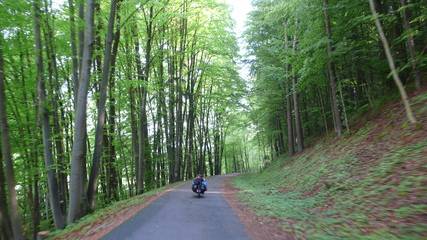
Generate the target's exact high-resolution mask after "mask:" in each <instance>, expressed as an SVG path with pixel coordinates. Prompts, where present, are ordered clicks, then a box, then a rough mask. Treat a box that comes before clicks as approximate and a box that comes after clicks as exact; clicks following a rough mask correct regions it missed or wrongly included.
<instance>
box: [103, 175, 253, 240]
mask: <svg viewBox="0 0 427 240" xmlns="http://www.w3.org/2000/svg"><path fill="white" fill-rule="evenodd" d="M224 178H225V177H223V176H215V177H211V178H209V179H208V191H207V192H206V193H205V195H204V196H203V197H201V198H198V197H197V196H196V194H194V193H193V192H192V191H191V183H186V184H184V185H183V186H181V187H178V188H177V189H173V190H171V191H169V192H168V193H166V194H165V195H163V196H162V197H160V198H159V199H157V200H156V201H154V202H153V203H151V204H150V205H149V206H147V207H146V208H144V209H143V210H141V211H140V212H139V213H137V214H136V215H135V216H134V217H133V218H131V219H130V220H128V221H126V222H124V223H123V224H122V225H120V226H119V227H117V228H116V229H114V230H113V231H111V232H110V233H109V234H107V235H106V236H105V237H103V238H102V239H105V240H107V239H112V240H113V239H114V240H125V239H138V240H166V239H177V240H179V239H203V240H214V239H224V240H228V239H230V240H234V239H236V240H243V239H245V240H246V239H249V237H248V235H247V234H246V232H245V229H244V226H243V224H242V223H241V222H240V221H239V218H238V217H237V216H236V215H235V214H234V212H233V210H232V209H231V207H230V206H229V205H228V203H227V202H226V201H225V199H224V196H223V192H222V191H223V189H222V188H221V185H222V183H223V181H224Z"/></svg>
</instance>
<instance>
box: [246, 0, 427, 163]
mask: <svg viewBox="0 0 427 240" xmlns="http://www.w3.org/2000/svg"><path fill="white" fill-rule="evenodd" d="M253 4H254V8H255V9H254V10H253V11H252V12H251V14H250V17H249V22H248V29H247V32H246V39H247V42H248V50H249V53H248V55H249V57H248V60H247V61H248V62H249V63H250V65H251V69H252V74H253V76H254V81H253V87H252V91H251V95H250V103H251V104H250V106H251V107H252V109H251V111H250V113H249V114H250V118H251V120H252V121H253V122H254V123H255V125H256V126H257V136H258V138H260V139H262V140H260V142H264V143H267V145H266V146H265V148H266V152H269V153H270V154H271V155H272V156H274V155H275V154H283V153H288V154H290V155H293V154H295V153H298V152H301V151H303V150H304V147H305V145H307V144H310V141H312V140H314V139H316V138H318V137H319V136H321V135H324V134H329V133H334V134H335V135H336V136H341V135H343V134H346V133H350V132H351V126H352V123H354V122H355V120H357V119H358V118H360V117H361V116H363V114H364V113H366V112H367V111H368V110H370V109H375V108H378V107H380V106H382V104H383V103H384V102H386V101H387V100H390V99H393V98H396V97H398V96H401V99H402V109H406V113H407V117H408V121H409V122H410V123H411V124H416V116H414V113H413V112H412V110H411V107H410V103H409V101H408V96H407V91H408V89H409V91H413V90H418V89H421V88H422V85H423V84H425V81H423V77H424V74H425V70H426V60H427V58H426V52H425V51H426V46H427V24H426V20H425V19H426V16H427V5H426V2H425V1H416V0H411V1H408V0H399V1H397V0H369V1H368V0H366V1H350V0H349V1H347V0H344V1H335V0H319V1H311V0H291V1H281V0H276V1H270V0H258V1H253ZM270 159H271V158H270Z"/></svg>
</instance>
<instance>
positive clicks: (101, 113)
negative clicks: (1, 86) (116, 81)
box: [87, 0, 117, 210]
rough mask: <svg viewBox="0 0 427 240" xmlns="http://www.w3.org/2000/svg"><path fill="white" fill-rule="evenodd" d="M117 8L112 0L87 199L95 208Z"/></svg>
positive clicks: (115, 1)
mask: <svg viewBox="0 0 427 240" xmlns="http://www.w3.org/2000/svg"><path fill="white" fill-rule="evenodd" d="M116 10H117V0H111V6H110V16H109V20H108V28H107V36H106V40H105V48H104V62H103V66H102V79H101V83H100V89H99V91H100V92H99V94H100V97H99V102H98V119H97V124H96V132H95V149H94V151H93V157H92V169H91V172H90V177H89V183H88V188H87V200H88V203H89V208H90V209H91V210H93V209H94V208H95V195H96V187H97V180H98V175H99V166H100V164H101V158H102V147H103V139H104V137H103V132H104V127H105V118H106V116H105V114H106V112H105V103H106V101H107V88H108V81H109V78H110V69H111V49H112V44H113V35H114V22H115V19H116Z"/></svg>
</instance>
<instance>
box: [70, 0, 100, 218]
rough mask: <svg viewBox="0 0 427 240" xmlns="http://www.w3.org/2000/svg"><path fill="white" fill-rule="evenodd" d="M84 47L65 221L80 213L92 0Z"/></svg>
mask: <svg viewBox="0 0 427 240" xmlns="http://www.w3.org/2000/svg"><path fill="white" fill-rule="evenodd" d="M86 6H87V9H86V14H85V34H84V49H83V58H82V64H81V72H80V79H79V90H78V94H77V96H78V97H77V105H76V110H75V120H74V144H73V148H72V153H71V154H72V155H71V156H72V158H71V176H70V204H69V208H68V217H67V221H68V222H69V223H72V222H74V221H75V220H76V219H77V218H79V217H80V216H79V215H81V212H80V208H81V206H82V193H83V177H84V176H83V166H82V162H84V159H83V158H84V157H85V152H86V151H85V150H86V114H87V113H86V109H87V95H88V88H89V79H90V67H91V61H92V47H93V28H94V0H87V1H86Z"/></svg>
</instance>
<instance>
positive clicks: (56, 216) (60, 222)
mask: <svg viewBox="0 0 427 240" xmlns="http://www.w3.org/2000/svg"><path fill="white" fill-rule="evenodd" d="M33 10H34V39H35V45H36V66H37V95H38V111H39V119H40V123H41V125H42V134H43V146H44V149H43V150H44V159H45V165H46V170H47V175H48V186H49V199H50V205H51V208H52V215H53V220H54V222H55V227H56V228H64V227H65V222H64V217H63V215H62V211H61V205H60V202H59V196H58V183H57V179H56V175H55V167H54V162H53V155H52V146H51V139H50V124H49V112H48V109H47V106H48V103H47V101H46V89H45V80H44V76H43V75H44V72H43V71H44V70H43V57H42V44H41V36H40V6H39V0H35V1H34V2H33Z"/></svg>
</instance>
